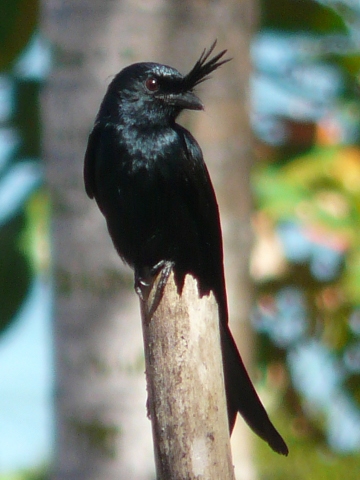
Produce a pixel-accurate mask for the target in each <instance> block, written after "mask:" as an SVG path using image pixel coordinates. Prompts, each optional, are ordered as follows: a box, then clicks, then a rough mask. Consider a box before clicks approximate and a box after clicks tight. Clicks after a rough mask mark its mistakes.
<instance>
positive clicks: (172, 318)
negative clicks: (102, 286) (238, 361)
mask: <svg viewBox="0 0 360 480" xmlns="http://www.w3.org/2000/svg"><path fill="white" fill-rule="evenodd" d="M156 289H157V282H155V284H154V285H153V287H152V289H151V291H150V295H149V298H148V299H147V300H143V301H142V300H141V301H140V303H141V312H142V325H143V336H144V346H145V362H146V378H147V388H148V412H149V415H150V418H151V422H152V430H153V441H154V451H155V462H156V471H157V478H158V480H185V479H186V480H192V479H194V480H195V479H197V480H199V479H204V480H205V479H206V480H212V479H213V480H219V479H222V480H234V478H235V477H234V471H233V465H232V459H231V451H230V439H229V429H228V420H227V412H226V399H225V390H224V378H223V367H222V356H221V350H220V339H219V319H218V307H217V303H216V300H215V298H214V296H213V295H212V294H211V295H209V296H204V297H202V298H201V299H200V298H199V294H198V287H197V281H196V280H195V279H194V278H193V277H191V276H190V275H187V276H186V278H185V284H184V288H183V291H182V295H181V296H179V295H178V293H177V287H176V285H175V281H174V275H173V273H172V272H171V274H170V276H169V278H168V281H167V284H166V286H165V289H164V292H163V295H162V298H161V299H160V302H159V304H158V305H157V307H156V309H155V311H154V312H151V310H153V308H151V305H152V302H153V301H154V295H155V292H156ZM149 312H150V313H149Z"/></svg>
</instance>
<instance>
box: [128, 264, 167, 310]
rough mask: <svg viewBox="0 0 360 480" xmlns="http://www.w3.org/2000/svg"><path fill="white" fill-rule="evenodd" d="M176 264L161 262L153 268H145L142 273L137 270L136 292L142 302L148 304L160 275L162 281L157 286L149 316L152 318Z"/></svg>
mask: <svg viewBox="0 0 360 480" xmlns="http://www.w3.org/2000/svg"><path fill="white" fill-rule="evenodd" d="M173 266H174V263H173V262H171V261H169V260H161V261H160V262H158V263H157V264H156V265H154V266H153V267H151V268H149V267H146V268H143V269H141V271H139V270H135V285H134V287H135V291H136V293H137V294H138V296H139V298H140V300H141V301H142V302H146V301H147V300H148V298H149V294H150V291H151V289H152V287H153V285H154V282H155V279H156V277H157V276H158V275H159V273H160V279H159V282H158V284H157V286H156V291H155V294H154V297H153V301H152V304H151V306H150V308H149V311H148V315H149V317H151V316H152V315H153V313H154V312H155V310H156V309H157V307H158V305H159V303H160V301H161V299H162V296H163V294H164V289H165V286H166V283H167V280H168V278H169V275H170V272H171V269H172V268H173Z"/></svg>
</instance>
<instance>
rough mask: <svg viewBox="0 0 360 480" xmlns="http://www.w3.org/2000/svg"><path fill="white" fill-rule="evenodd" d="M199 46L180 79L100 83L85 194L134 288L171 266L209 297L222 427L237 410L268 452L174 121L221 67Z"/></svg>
mask: <svg viewBox="0 0 360 480" xmlns="http://www.w3.org/2000/svg"><path fill="white" fill-rule="evenodd" d="M215 44H216V42H214V44H213V45H212V46H211V47H210V49H208V50H207V51H206V50H204V51H203V53H202V55H201V57H200V58H199V60H198V61H197V62H196V63H195V65H194V67H193V68H192V69H191V71H190V72H189V73H188V74H187V75H182V74H181V73H179V72H178V71H177V70H175V69H174V68H172V67H169V66H166V65H161V64H157V63H135V64H133V65H130V66H128V67H126V68H124V69H123V70H121V71H120V73H118V74H117V75H116V76H115V77H114V79H113V80H112V82H111V83H110V85H109V87H108V90H107V92H106V94H105V97H104V99H103V101H102V103H101V106H100V110H99V113H98V115H97V117H96V121H95V125H94V128H93V130H92V132H91V134H90V136H89V141H88V146H87V150H86V154H85V165H84V179H85V188H86V192H87V194H88V196H89V197H90V198H95V199H96V201H97V204H98V206H99V208H100V210H101V212H102V213H103V215H104V216H105V218H106V221H107V226H108V230H109V233H110V236H111V238H112V240H113V243H114V246H115V248H116V250H117V252H118V254H119V255H120V257H121V258H122V259H123V260H124V262H126V263H127V264H129V265H130V266H131V267H132V268H133V269H134V272H135V287H136V290H137V292H138V293H140V294H141V291H142V287H143V286H146V285H148V284H149V282H150V283H151V279H152V278H153V277H154V276H156V275H157V273H159V272H160V271H169V270H170V268H172V269H173V271H174V275H175V280H176V283H177V286H178V289H179V291H180V292H181V289H182V286H183V282H184V278H185V275H186V274H188V273H190V274H192V275H193V276H194V277H195V278H196V279H197V281H198V285H199V293H200V295H204V294H208V293H209V292H210V291H213V292H214V295H215V297H216V299H217V302H218V305H219V312H220V333H221V343H222V345H221V346H222V354H223V361H224V374H225V387H226V396H227V407H228V416H229V426H230V430H232V428H233V426H234V423H235V419H236V414H237V412H240V414H241V415H242V416H243V417H244V419H245V421H246V422H247V423H248V425H249V426H250V427H251V428H252V429H253V430H254V432H255V433H257V434H258V435H259V436H260V437H261V438H263V439H264V440H265V441H266V442H268V444H269V445H270V447H271V448H272V449H273V450H275V451H276V452H278V453H281V454H283V455H287V454H288V448H287V446H286V444H285V442H284V440H283V439H282V437H281V436H280V434H279V433H278V432H277V430H276V429H275V427H274V426H273V424H272V423H271V421H270V420H269V417H268V415H267V413H266V411H265V409H264V407H263V405H262V404H261V401H260V400H259V397H258V396H257V394H256V391H255V389H254V387H253V385H252V383H251V380H250V378H249V376H248V374H247V372H246V370H245V367H244V364H243V362H242V360H241V357H240V354H239V352H238V349H237V347H236V344H235V342H234V340H233V337H232V335H231V332H230V330H229V326H228V311H227V300H226V290H225V280H224V268H223V247H222V237H221V227H220V219H219V211H218V206H217V202H216V197H215V193H214V189H213V186H212V183H211V180H210V177H209V173H208V171H207V168H206V165H205V163H204V160H203V156H202V152H201V149H200V147H199V145H198V143H197V142H196V140H195V139H194V137H193V136H192V135H191V133H190V132H188V131H187V130H186V129H185V128H183V127H182V126H180V125H179V124H177V123H176V118H177V117H178V115H179V114H180V113H181V111H182V110H184V109H189V110H202V109H203V105H202V103H201V101H200V100H199V98H198V97H197V96H196V95H195V93H194V91H193V89H194V87H196V86H197V85H198V84H199V83H201V82H203V81H204V80H205V79H206V78H208V75H209V74H210V73H211V72H213V71H214V70H216V69H217V68H219V67H220V66H221V65H223V64H224V63H226V62H227V61H229V60H227V59H223V56H224V54H225V53H226V50H224V51H222V52H220V53H218V54H217V55H215V56H213V57H212V58H210V55H211V54H212V52H213V50H214V48H215Z"/></svg>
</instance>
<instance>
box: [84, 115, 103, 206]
mask: <svg viewBox="0 0 360 480" xmlns="http://www.w3.org/2000/svg"><path fill="white" fill-rule="evenodd" d="M100 134H101V129H100V125H98V124H95V126H94V128H93V130H92V132H91V133H90V135H89V140H88V144H87V148H86V152H85V159H84V182H85V191H86V193H87V195H88V197H90V198H94V196H95V195H96V182H95V164H96V152H97V149H98V145H99V138H100Z"/></svg>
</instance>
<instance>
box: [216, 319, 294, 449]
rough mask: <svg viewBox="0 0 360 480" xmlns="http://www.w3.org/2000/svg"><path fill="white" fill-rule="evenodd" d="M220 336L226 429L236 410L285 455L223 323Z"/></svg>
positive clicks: (277, 434) (283, 447)
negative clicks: (227, 418)
mask: <svg viewBox="0 0 360 480" xmlns="http://www.w3.org/2000/svg"><path fill="white" fill-rule="evenodd" d="M221 337H222V338H221V342H222V351H223V355H224V374H225V388H226V397H227V403H228V415H229V424H230V430H232V429H233V427H234V424H235V419H236V415H237V412H239V413H240V414H241V416H242V417H243V418H244V420H245V421H246V423H247V424H248V425H249V427H250V428H251V429H252V430H253V431H254V432H255V433H256V434H257V435H259V437H261V438H262V439H263V440H265V442H267V443H268V444H269V445H270V447H271V448H272V449H273V450H274V451H275V452H277V453H280V454H281V455H287V454H288V453H289V450H288V447H287V445H286V443H285V442H284V440H283V438H282V437H281V435H280V434H279V432H278V431H277V430H276V428H275V427H274V425H273V424H272V423H271V421H270V419H269V417H268V415H267V413H266V411H265V408H264V407H263V405H262V403H261V401H260V399H259V397H258V395H257V393H256V391H255V388H254V387H253V384H252V382H251V380H250V377H249V375H248V373H247V371H246V369H245V366H244V364H243V362H242V359H241V357H240V354H239V351H238V349H237V346H236V344H235V341H234V339H233V337H232V334H231V332H230V330H229V327H228V325H227V324H224V323H221Z"/></svg>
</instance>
